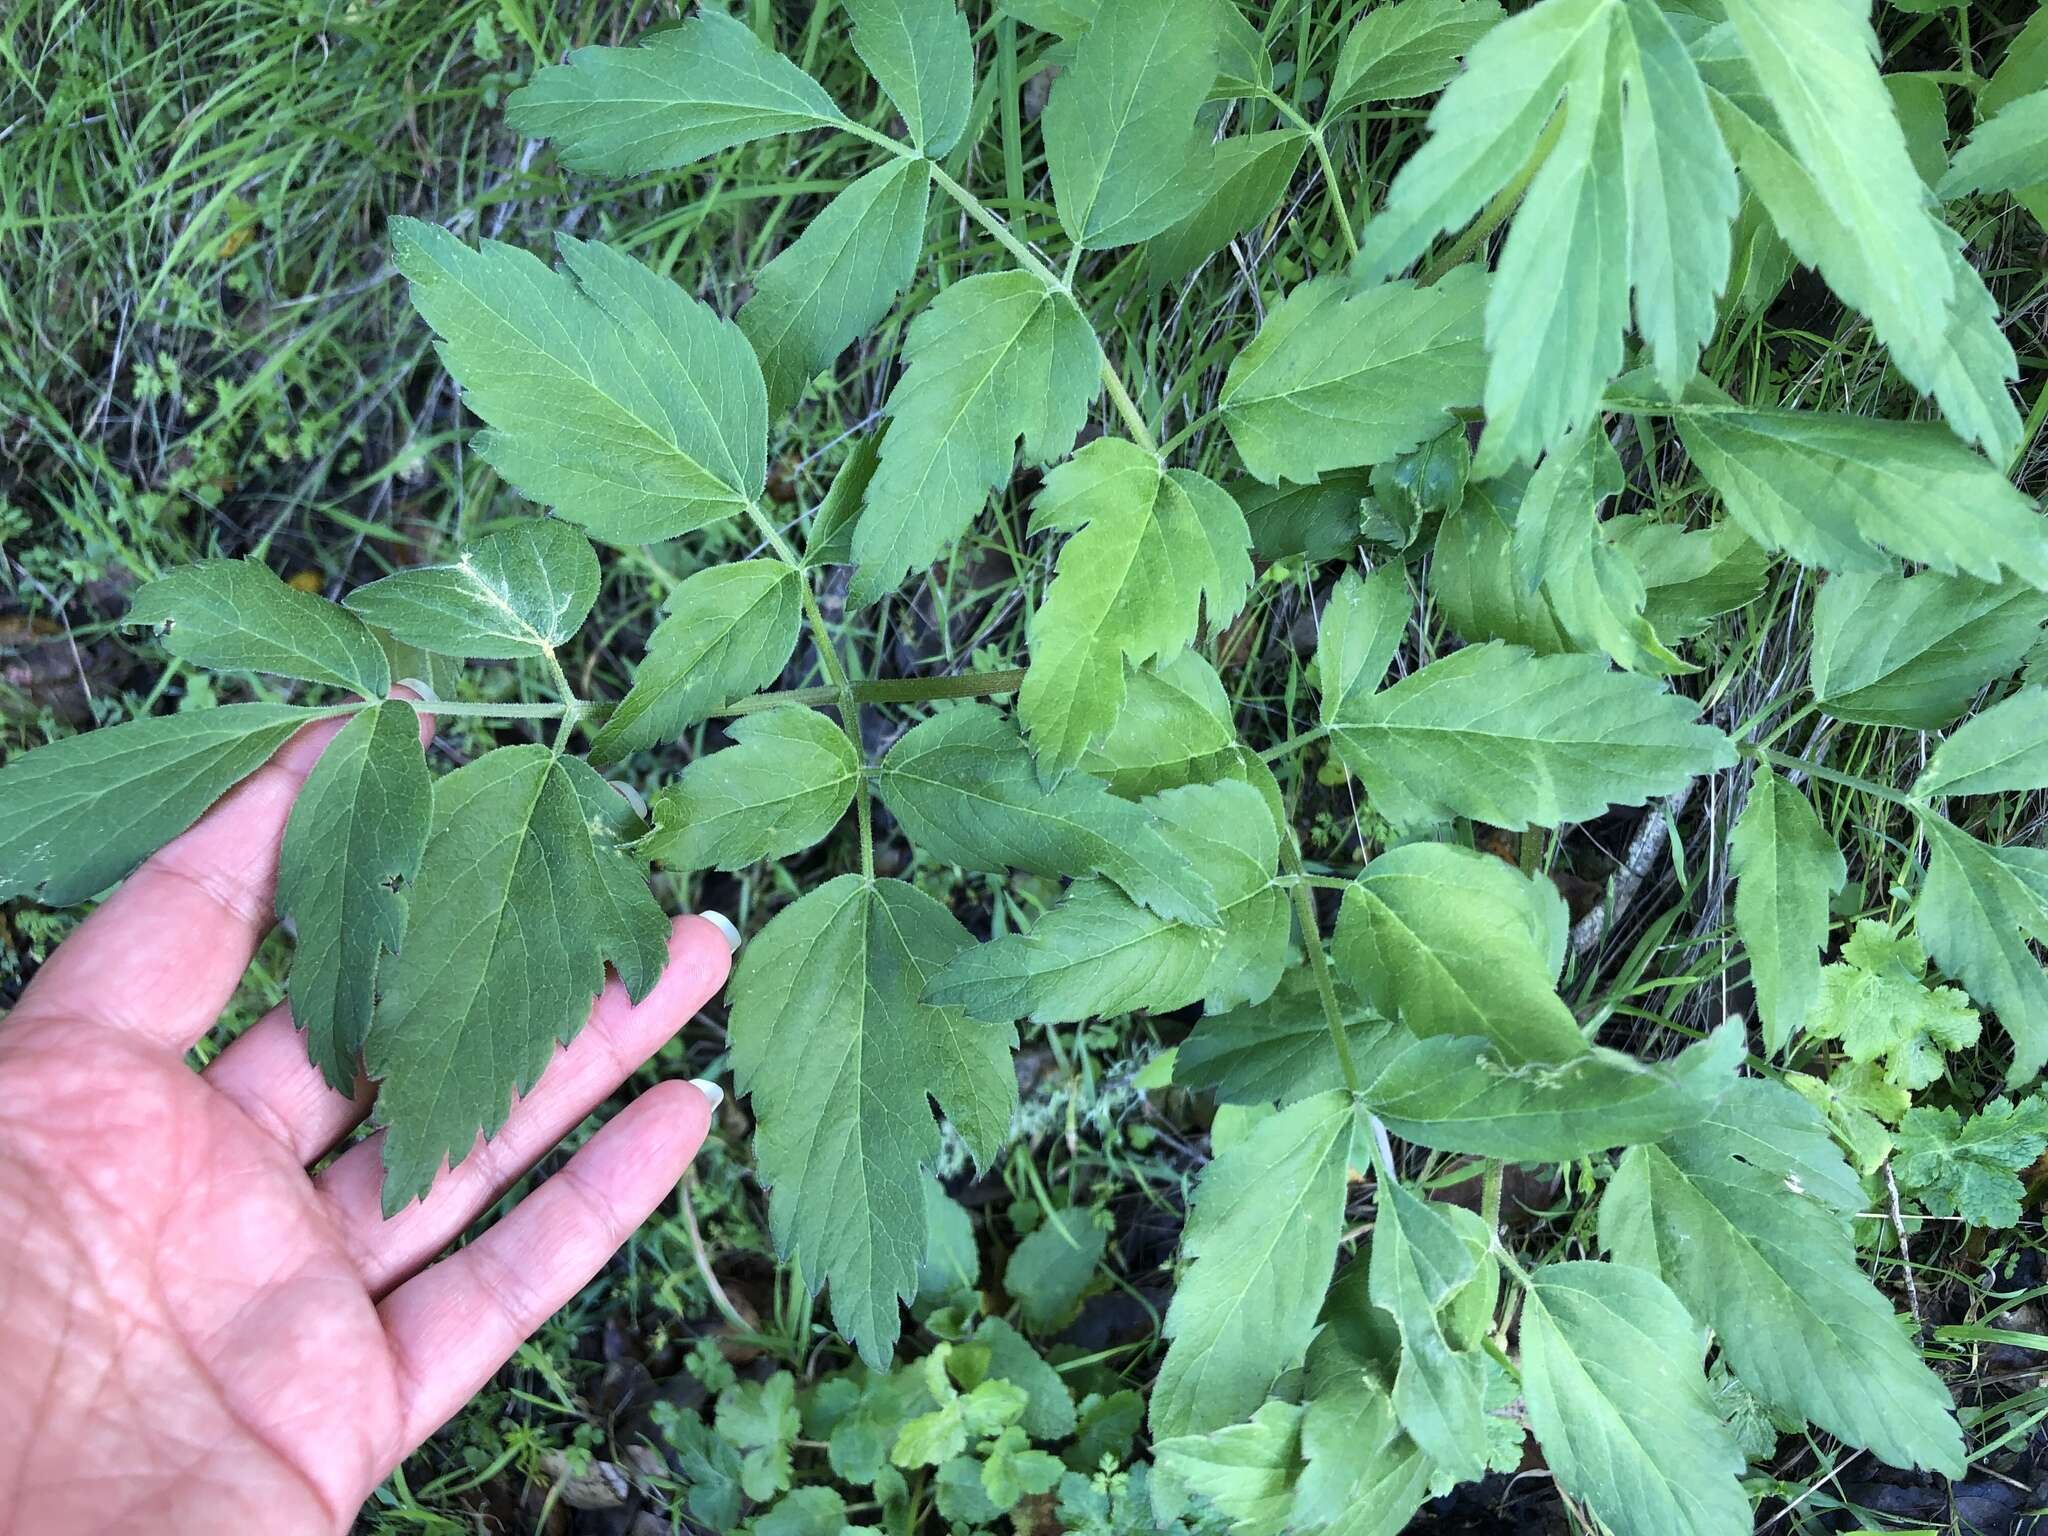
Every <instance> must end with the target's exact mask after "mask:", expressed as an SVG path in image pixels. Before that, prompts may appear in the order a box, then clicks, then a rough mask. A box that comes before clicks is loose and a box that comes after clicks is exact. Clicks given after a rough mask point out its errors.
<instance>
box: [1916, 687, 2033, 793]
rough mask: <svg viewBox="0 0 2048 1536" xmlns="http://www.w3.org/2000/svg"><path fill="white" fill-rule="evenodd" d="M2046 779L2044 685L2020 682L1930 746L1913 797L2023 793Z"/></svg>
mask: <svg viewBox="0 0 2048 1536" xmlns="http://www.w3.org/2000/svg"><path fill="white" fill-rule="evenodd" d="M2044 785H2048V688H2022V689H2021V690H2020V691H2019V692H2018V693H2015V694H2013V695H2012V696H2011V697H2010V698H2007V699H2002V700H2000V701H1999V702H1998V703H1996V704H1994V705H1992V706H1991V707H1990V708H1989V709H1987V710H1983V711H1981V712H1980V713H1978V714H1975V715H1972V716H1971V717H1970V718H1969V719H1968V720H1965V721H1964V722H1963V723H1962V724H1961V725H1959V726H1957V727H1956V728H1955V729H1954V730H1953V731H1951V732H1949V734H1948V736H1947V738H1946V739H1945V740H1943V742H1942V744H1941V745H1940V746H1938V747H1936V748H1935V749H1934V756H1933V757H1932V758H1931V759H1929V761H1928V764H1927V766H1926V767H1925V768H1923V769H1921V770H1920V777H1919V778H1917V779H1915V780H1914V781H1913V795H1914V797H1915V798H1916V799H1920V800H1932V799H1934V798H1936V797H1937V796H1941V795H1999V794H2006V793H2009V792H2019V793H2024V792H2025V791H2027V790H2032V789H2040V788H2042V787H2043V786H2044Z"/></svg>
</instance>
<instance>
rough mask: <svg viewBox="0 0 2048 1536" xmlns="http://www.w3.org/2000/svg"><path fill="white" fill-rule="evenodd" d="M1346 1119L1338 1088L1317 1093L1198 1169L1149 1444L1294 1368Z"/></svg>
mask: <svg viewBox="0 0 2048 1536" xmlns="http://www.w3.org/2000/svg"><path fill="white" fill-rule="evenodd" d="M1353 1120H1354V1116H1353V1112H1352V1107H1351V1100H1350V1097H1349V1095H1347V1094H1344V1093H1341V1092H1340V1093H1319V1094H1316V1095H1314V1096H1313V1097H1311V1098H1306V1099H1302V1100H1300V1101H1299V1102H1297V1103H1295V1104H1292V1105H1290V1106H1288V1107H1287V1108H1286V1109H1283V1110H1281V1111H1280V1112H1279V1113H1277V1114H1275V1115H1272V1116H1271V1117H1269V1118H1267V1119H1265V1120H1263V1121H1261V1122H1260V1123H1259V1124H1258V1125H1257V1126H1256V1127H1254V1128H1253V1130H1252V1132H1251V1134H1250V1135H1248V1136H1246V1137H1245V1138H1244V1139H1243V1140H1242V1141H1239V1142H1237V1143H1236V1144H1234V1145H1233V1146H1232V1147H1230V1149H1229V1150H1228V1151H1225V1152H1223V1153H1221V1154H1220V1155H1218V1156H1217V1157H1216V1158H1215V1159H1214V1160H1213V1161H1212V1162H1211V1163H1210V1164H1209V1166H1208V1167H1207V1168H1205V1169H1204V1170H1203V1172H1202V1177H1201V1181H1200V1183H1198V1184H1197V1185H1196V1187H1195V1196H1194V1204H1193V1207H1192V1209H1191V1210H1190V1212H1189V1215H1188V1225H1187V1233H1186V1236H1185V1237H1184V1239H1183V1241H1182V1264H1183V1266H1184V1268H1183V1271H1182V1274H1181V1278H1180V1281H1179V1283H1178V1284H1177V1285H1176V1286H1175V1288H1174V1293H1173V1305H1172V1306H1171V1307H1170V1308H1169V1309H1168V1311H1167V1314H1166V1328H1165V1333H1166V1337H1167V1338H1168V1339H1169V1340H1171V1341H1172V1342H1171V1343H1170V1345H1169V1346H1168V1348H1167V1352H1166V1359H1165V1362H1164V1363H1163V1364H1162V1365H1161V1366H1160V1369H1159V1377H1158V1380H1157V1381H1156V1382H1154V1384H1153V1387H1152V1410H1151V1425H1152V1434H1153V1437H1154V1438H1155V1439H1163V1438H1166V1437H1169V1436H1174V1435H1190V1434H1203V1433H1206V1432H1207V1431H1209V1430H1213V1429H1220V1428H1222V1427H1223V1426H1224V1425H1227V1424H1235V1423H1236V1422H1238V1421H1239V1420H1240V1419H1243V1418H1244V1417H1246V1416H1247V1415H1248V1414H1250V1413H1251V1412H1252V1411H1253V1410H1254V1409H1255V1408H1257V1407H1258V1405H1259V1404H1260V1403H1262V1402H1264V1401H1265V1399H1266V1395H1267V1393H1268V1392H1269V1391H1271V1389H1272V1386H1273V1383H1274V1382H1275V1381H1277V1380H1278V1379H1279V1378H1280V1376H1281V1375H1282V1374H1283V1373H1284V1372H1286V1371H1290V1370H1292V1369H1294V1368H1295V1367H1296V1366H1298V1365H1299V1364H1301V1359H1302V1355H1303V1354H1304V1353H1305V1352H1306V1350H1307V1349H1308V1344H1309V1340H1310V1338H1311V1337H1313V1336H1314V1333H1315V1324H1316V1314H1317V1313H1318V1312H1319V1311H1320V1310H1321V1308H1322V1304H1323V1293H1324V1292H1325V1291H1327V1290H1328V1289H1329V1285H1330V1271H1331V1269H1332V1267H1333V1266H1334V1265H1335V1263H1336V1259H1337V1239H1338V1237H1339V1235H1340V1234H1341V1232H1342V1230H1343V1225H1344V1177H1345V1172H1346V1167H1347V1162H1348V1159H1349V1156H1350V1151H1351V1132H1352V1124H1353ZM1250 1308H1256V1310H1257V1315H1258V1318H1259V1326H1258V1327H1256V1328H1247V1327H1245V1326H1244V1322H1245V1318H1246V1316H1247V1315H1248V1312H1247V1309H1250Z"/></svg>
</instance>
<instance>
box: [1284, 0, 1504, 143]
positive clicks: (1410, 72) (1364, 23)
mask: <svg viewBox="0 0 2048 1536" xmlns="http://www.w3.org/2000/svg"><path fill="white" fill-rule="evenodd" d="M1505 14H1506V13H1505V12H1504V11H1502V10H1501V8H1500V5H1499V0H1397V3H1395V4H1393V5H1382V6H1379V7H1378V8H1376V9H1374V10H1370V11H1367V12H1366V13H1365V15H1363V16H1361V17H1360V18H1359V19H1358V20H1357V21H1356V22H1354V23H1353V24H1352V27H1351V30H1350V31H1349V32H1347V33H1345V34H1344V46H1343V48H1342V49H1341V50H1340V51H1339V52H1338V54H1337V68H1336V71H1335V72H1334V73H1333V74H1332V75H1331V76H1330V96H1329V100H1328V102H1326V103H1325V105H1324V107H1323V112H1322V115H1323V117H1324V118H1325V119H1328V118H1330V117H1332V116H1334V115H1335V114H1337V113H1339V112H1343V111H1348V110H1349V109H1350V108H1352V107H1357V106H1363V105H1364V104H1365V103H1366V102H1369V101H1412V100H1413V99H1414V98H1415V97H1417V96H1427V95H1430V94H1431V93H1432V92H1435V91H1440V90H1442V89H1443V88H1444V87H1445V86H1446V85H1448V84H1449V83H1450V80H1451V77H1452V76H1453V75H1455V74H1456V73H1457V72H1458V61H1459V60H1460V59H1461V58H1463V57H1464V56H1465V54H1466V52H1467V51H1468V50H1469V49H1470V48H1471V47H1472V45H1473V44H1474V43H1476V42H1478V41H1479V39H1480V38H1482V37H1484V36H1485V35H1486V34H1487V33H1488V32H1489V31H1491V30H1492V28H1493V26H1494V25H1495V23H1497V22H1499V21H1500V20H1501V18H1502V17H1503V16H1504V15H1505Z"/></svg>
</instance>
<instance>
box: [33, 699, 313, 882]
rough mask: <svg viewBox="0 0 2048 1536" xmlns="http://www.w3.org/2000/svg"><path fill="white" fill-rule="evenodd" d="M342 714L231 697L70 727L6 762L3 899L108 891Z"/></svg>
mask: <svg viewBox="0 0 2048 1536" xmlns="http://www.w3.org/2000/svg"><path fill="white" fill-rule="evenodd" d="M339 712H340V711H337V710H331V709H304V708H299V707H297V706H294V705H289V704H226V705H222V706H221V707H220V708H218V709H199V710H193V711H191V712H190V713H189V714H182V715H148V716H144V717H142V718H140V719H135V720H129V721H126V722H124V723H122V724H120V725H109V726H102V727H101V728H100V729H99V730H96V731H87V732H85V733H83V734H82V735H78V736H66V737H64V738H63V739H62V740H61V741H53V742H50V743H48V744H47V745H45V746H41V747H37V748H35V749H34V750H32V751H28V752H18V753H13V754H11V755H10V756H9V757H8V759H7V761H6V762H5V763H4V764H0V804H4V805H5V806H6V807H7V814H6V816H5V817H4V818H0V900H8V899H11V898H13V897H16V896H31V897H34V898H35V899H36V900H37V901H40V902H42V903H44V904H45V905H46V906H52V907H68V906H71V905H73V904H74V903H76V902H81V901H84V900H85V899H86V898H87V897H89V896H97V895H98V894H99V893H100V892H101V891H104V890H105V889H106V888H107V887H108V886H110V885H112V884H114V883H115V882H116V881H118V880H123V879H126V878H127V876H128V874H129V873H130V872H131V871H132V870H133V869H134V868H135V866H136V865H138V864H140V863H141V862H142V861H143V860H144V859H146V858H148V857H149V856H150V855H151V854H152V853H155V852H156V851H157V849H159V848H161V847H162V846H163V845H164V844H165V843H168V842H169V841H170V840H171V839H172V838H174V837H176V836H177V835H178V834H179V833H180V832H182V831H184V830H185V829H186V828H187V827H189V826H191V825H192V823H193V822H195V821H197V820H198V819H199V817H200V815H201V814H202V813H203V812H204V811H205V810H206V808H207V807H208V806H210V805H212V804H213V802H214V801H216V800H218V799H219V798H220V797H221V796H222V795H224V794H226V793H227V792H228V791H229V790H230V789H233V788H234V787H235V785H237V784H239V783H241V781H242V780H244V779H246V778H247V777H248V776H249V775H250V774H252V773H254V772H255V771H256V770H257V769H258V768H261V767H262V766H263V765H264V763H266V762H267V761H269V759H270V754H271V753H273V752H275V751H276V750H277V749H278V748H279V747H281V746H283V745H284V743H285V741H286V740H287V738H289V737H290V736H291V735H292V733H293V732H295V731H297V730H299V729H300V728H301V727H302V726H306V725H310V724H312V723H313V722H314V721H315V720H324V719H328V718H330V717H331V716H333V715H335V714H337V713H339Z"/></svg>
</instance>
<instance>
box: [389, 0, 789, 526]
mask: <svg viewBox="0 0 2048 1536" xmlns="http://www.w3.org/2000/svg"><path fill="white" fill-rule="evenodd" d="M711 19H712V18H711V17H709V16H700V17H698V18H697V22H707V21H710V20H711ZM695 24H696V23H692V25H695ZM720 25H721V27H731V28H734V29H735V30H739V31H742V32H744V29H743V28H741V27H740V26H739V23H737V22H731V21H722V22H721V23H720ZM684 30H685V31H687V30H688V29H687V28H685V29H684ZM392 228H393V231H394V234H393V237H392V244H393V248H394V251H395V253H396V256H397V260H398V268H399V270H400V271H401V272H403V273H404V274H405V276H406V277H407V278H409V279H410V280H411V282H412V299H413V306H414V307H415V308H416V309H418V310H419V312H420V314H421V315H422V316H423V317H424V318H425V319H426V321H427V323H428V324H429V325H431V326H432V327H433V328H434V332H435V334H436V335H438V336H439V337H440V338H441V348H440V352H441V360H442V362H443V363H445V364H446V365H447V368H448V372H449V373H450V374H451V375H452V376H453V377H454V379H455V381H456V382H457V383H458V384H460V385H461V386H462V388H463V399H464V400H465V402H467V404H468V405H469V408H470V409H471V410H473V411H475V412H476V414H477V415H479V416H481V417H482V418H483V419H484V421H485V422H486V423H487V424H488V425H489V427H490V429H491V430H490V431H488V432H484V433H482V434H480V435H479V436H478V438H477V439H476V449H477V451H478V452H479V453H481V454H482V455H483V456H484V458H485V459H486V460H488V461H489V463H490V464H491V465H492V466H493V467H494V468H496V469H497V470H498V471H499V472H500V473H501V474H503V475H504V476H505V478H506V479H507V480H509V481H511V482H512V483H513V484H514V485H515V486H517V487H518V488H519V489H520V491H521V492H523V493H524V494H525V495H527V496H529V497H531V498H532V499H533V500H535V501H539V502H543V503H545V504H547V505H548V506H551V507H553V508H555V509H556V510H557V511H558V512H560V513H561V514H562V515H563V516H564V517H567V518H569V519H571V520H572V521H575V522H578V523H581V524H583V525H584V526H585V527H586V528H588V529H589V530H590V531H591V533H592V534H594V535H595V536H596V537H598V538H600V539H603V540H605V541H606V542H608V543H612V544H643V543H647V542H650V541H653V540H657V539H670V538H674V537H675V536H676V535H677V534H681V533H688V532H690V531H691V530H692V529H696V528H702V527H705V526H706V525H708V524H711V523H715V522H718V521H720V520H722V519H724V518H727V517H730V516H732V515H733V514H735V513H737V512H739V511H740V510H741V509H743V508H744V507H745V506H746V505H747V504H748V503H749V502H750V501H752V500H753V498H754V497H756V496H758V495H759V494H760V492H761V485H762V481H763V479H764V478H765V476H766V473H767V453H768V401H767V393H766V390H765V388H764V386H763V384H762V382H761V366H760V364H759V363H758V362H757V361H756V360H755V357H754V350H753V348H752V347H751V346H749V345H748V344H747V339H746V337H745V336H743V335H742V334H741V333H740V331H739V329H738V327H736V326H734V325H733V324H732V323H731V322H730V321H728V320H721V319H719V317H718V316H717V315H716V314H714V313H713V312H712V311H711V310H710V309H708V308H706V307H705V306H704V305H702V304H700V303H698V302H697V301H696V300H695V299H693V298H691V297H690V296H689V295H688V294H687V293H685V292H684V291H683V290H682V289H681V288H680V287H678V286H677V285H676V284H675V283H673V282H671V281H669V279H667V278H665V277H662V276H660V275H659V274H657V273H655V272H653V271H651V270H649V269H648V268H646V267H644V266H642V265H641V264H640V263H639V262H637V261H635V260H633V258H632V257H630V256H626V255H623V254H621V253H620V252H618V251H615V250H613V249H611V248H610V247H608V246H604V245H599V244H596V243H594V242H591V243H586V242H583V241H580V240H573V239H571V238H570V237H568V236H567V235H564V236H561V237H560V238H559V240H558V241H557V242H556V243H557V245H558V246H559V247H560V250H561V254H562V259H563V261H564V262H565V263H567V268H566V270H561V269H550V268H549V267H548V266H547V265H546V264H545V263H544V262H542V261H541V260H540V259H539V258H538V257H535V256H531V255H529V254H527V253H526V252H525V251H521V250H517V249H515V248H513V247H512V246H509V245H501V244H499V243H498V242H497V241H495V240H486V241H485V242H484V243H483V245H482V247H481V248H478V249H472V248H470V247H469V246H467V245H465V244H463V243H462V241H460V240H458V239H457V238H456V237H455V236H454V235H452V234H450V233H449V232H448V231H447V230H445V229H436V228H434V227H433V226H431V225H427V224H422V223H420V222H418V221H417V220H414V219H398V220H394V221H393V225H392Z"/></svg>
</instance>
